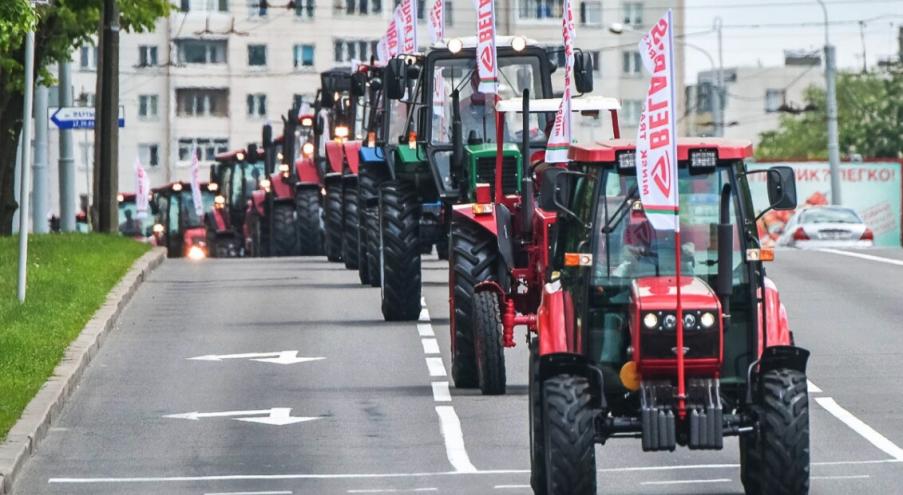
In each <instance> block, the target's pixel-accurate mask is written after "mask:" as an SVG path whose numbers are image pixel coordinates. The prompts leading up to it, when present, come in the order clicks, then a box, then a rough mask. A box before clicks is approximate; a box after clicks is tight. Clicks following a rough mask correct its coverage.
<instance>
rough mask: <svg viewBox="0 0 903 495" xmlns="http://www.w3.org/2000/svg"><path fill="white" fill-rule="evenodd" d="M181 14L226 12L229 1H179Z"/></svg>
mask: <svg viewBox="0 0 903 495" xmlns="http://www.w3.org/2000/svg"><path fill="white" fill-rule="evenodd" d="M179 7H180V8H179V10H181V11H182V12H228V11H229V0H180V5H179Z"/></svg>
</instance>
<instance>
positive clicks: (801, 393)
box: [740, 369, 809, 495]
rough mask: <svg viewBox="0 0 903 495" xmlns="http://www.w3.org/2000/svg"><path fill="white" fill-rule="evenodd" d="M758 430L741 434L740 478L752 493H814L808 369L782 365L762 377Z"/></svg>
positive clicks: (758, 408)
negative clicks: (787, 367)
mask: <svg viewBox="0 0 903 495" xmlns="http://www.w3.org/2000/svg"><path fill="white" fill-rule="evenodd" d="M760 380H761V381H760V387H759V390H758V391H757V396H758V397H757V399H756V405H755V412H756V416H757V419H758V428H757V431H756V432H755V433H753V434H750V435H746V436H741V437H740V479H741V481H742V482H743V488H744V490H745V492H746V493H747V494H749V495H761V494H769V495H772V494H775V495H798V494H806V493H809V393H808V391H807V389H806V385H807V384H806V375H805V374H804V373H801V372H799V371H796V370H790V369H777V370H771V371H768V372H766V373H765V374H764V375H762V376H761V378H760Z"/></svg>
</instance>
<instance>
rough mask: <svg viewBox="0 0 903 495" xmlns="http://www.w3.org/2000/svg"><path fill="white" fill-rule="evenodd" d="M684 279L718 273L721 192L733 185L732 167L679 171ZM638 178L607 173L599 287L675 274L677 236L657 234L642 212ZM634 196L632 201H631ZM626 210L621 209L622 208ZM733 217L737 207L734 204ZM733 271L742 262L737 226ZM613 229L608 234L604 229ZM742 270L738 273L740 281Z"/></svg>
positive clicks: (599, 218) (600, 211)
mask: <svg viewBox="0 0 903 495" xmlns="http://www.w3.org/2000/svg"><path fill="white" fill-rule="evenodd" d="M679 177H680V183H679V192H680V234H681V275H688V276H694V275H695V276H697V277H701V278H704V279H713V278H714V277H715V275H716V274H717V272H718V265H717V259H718V246H717V236H716V229H717V224H718V221H719V218H718V217H719V209H720V193H721V188H722V186H723V185H724V184H727V183H729V181H730V176H729V170H728V169H727V168H720V169H718V170H717V171H712V172H711V173H705V174H699V175H691V174H690V173H689V171H688V170H687V168H681V169H680V174H679ZM636 182H637V181H636V175H635V174H630V175H619V174H618V173H617V172H616V171H614V170H606V171H604V172H603V174H602V184H601V187H600V189H599V191H600V194H601V195H602V196H601V197H600V198H599V201H598V206H597V211H596V222H595V225H594V227H593V228H594V229H595V231H596V232H597V235H598V241H597V246H596V252H595V255H594V257H593V258H594V259H593V263H594V267H595V268H594V271H593V284H594V285H624V284H627V283H630V281H631V280H633V279H635V278H637V277H647V276H662V275H674V274H675V271H676V270H675V268H676V256H675V250H674V232H670V231H656V230H654V229H653V228H652V225H651V224H650V223H649V220H648V219H647V218H646V215H645V213H644V212H643V209H642V206H641V204H640V202H639V199H638V195H637V193H636ZM631 194H632V198H633V199H628V195H631ZM622 205H623V206H624V207H623V208H620V207H621V206H622ZM731 215H732V217H733V216H734V205H733V202H732V203H731ZM733 223H734V251H735V254H734V257H733V261H734V267H735V268H736V267H738V266H739V264H740V261H741V258H740V255H739V241H738V238H737V228H736V225H737V224H736V221H733ZM606 225H607V226H608V229H605V226H606ZM738 272H742V270H739V271H738V270H735V273H736V274H737V275H736V276H741V275H740V273H738Z"/></svg>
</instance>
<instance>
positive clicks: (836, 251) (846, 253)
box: [819, 249, 903, 266]
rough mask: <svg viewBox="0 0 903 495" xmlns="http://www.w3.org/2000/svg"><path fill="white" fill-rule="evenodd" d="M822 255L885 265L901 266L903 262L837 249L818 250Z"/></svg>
mask: <svg viewBox="0 0 903 495" xmlns="http://www.w3.org/2000/svg"><path fill="white" fill-rule="evenodd" d="M819 251H821V252H823V253H832V254H839V255H841V256H850V257H852V258H860V259H864V260H869V261H877V262H878V263H887V264H888V265H897V266H903V260H895V259H893V258H882V257H881V256H873V255H871V254H862V253H853V252H850V251H841V250H839V249H819Z"/></svg>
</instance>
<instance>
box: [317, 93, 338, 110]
mask: <svg viewBox="0 0 903 495" xmlns="http://www.w3.org/2000/svg"><path fill="white" fill-rule="evenodd" d="M333 105H335V99H333V97H332V91H323V92H322V93H320V106H321V107H323V108H332V107H333Z"/></svg>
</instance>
